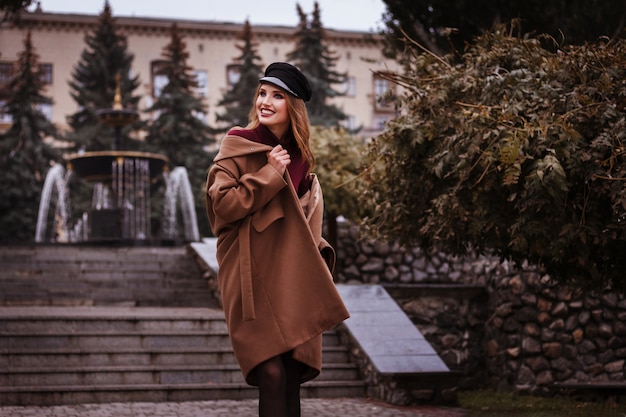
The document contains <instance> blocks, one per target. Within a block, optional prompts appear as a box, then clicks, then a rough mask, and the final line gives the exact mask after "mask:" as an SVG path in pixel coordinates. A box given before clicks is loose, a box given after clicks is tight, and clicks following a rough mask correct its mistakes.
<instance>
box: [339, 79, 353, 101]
mask: <svg viewBox="0 0 626 417" xmlns="http://www.w3.org/2000/svg"><path fill="white" fill-rule="evenodd" d="M341 93H342V94H343V95H345V96H347V97H354V96H355V94H356V78H355V77H352V76H348V77H346V80H345V81H344V82H343V84H342V85H341Z"/></svg>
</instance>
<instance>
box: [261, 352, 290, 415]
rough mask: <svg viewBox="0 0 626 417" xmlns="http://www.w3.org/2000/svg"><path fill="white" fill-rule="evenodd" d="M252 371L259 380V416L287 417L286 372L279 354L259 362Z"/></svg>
mask: <svg viewBox="0 0 626 417" xmlns="http://www.w3.org/2000/svg"><path fill="white" fill-rule="evenodd" d="M253 372H254V373H255V377H256V379H257V381H258V382H259V417H288V414H287V401H286V395H287V392H286V380H287V374H286V371H285V365H284V364H283V360H282V358H281V357H280V356H274V357H273V358H270V359H268V360H266V361H265V362H263V363H261V364H259V365H258V366H257V367H256V368H254V370H253Z"/></svg>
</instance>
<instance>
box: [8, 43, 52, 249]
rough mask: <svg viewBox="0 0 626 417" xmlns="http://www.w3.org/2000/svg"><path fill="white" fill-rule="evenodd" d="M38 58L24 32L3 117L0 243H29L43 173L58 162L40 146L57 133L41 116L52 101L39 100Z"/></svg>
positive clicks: (45, 147)
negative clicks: (6, 124) (7, 125)
mask: <svg viewBox="0 0 626 417" xmlns="http://www.w3.org/2000/svg"><path fill="white" fill-rule="evenodd" d="M43 91H44V83H43V81H42V79H41V77H40V73H39V56H38V55H37V53H36V52H35V50H34V47H33V44H32V41H31V34H30V32H29V33H28V34H27V35H26V38H25V40H24V50H23V51H22V53H21V54H20V55H19V57H18V61H17V67H16V72H15V77H14V78H13V79H12V80H11V82H10V83H9V93H10V98H9V99H8V101H7V103H6V108H5V109H4V111H5V112H6V113H7V114H8V115H10V116H11V118H12V120H13V124H12V125H11V127H10V128H9V130H8V131H7V132H6V134H5V135H4V136H3V137H2V138H1V140H0V166H1V167H2V169H1V170H0V196H2V198H0V241H3V242H8V241H13V242H16V241H32V240H34V237H35V227H36V223H37V213H38V208H39V197H40V195H41V190H42V186H43V183H44V180H45V175H46V171H47V169H48V168H49V167H50V164H51V162H52V161H54V160H56V159H58V155H57V154H56V152H55V151H54V149H53V148H52V147H51V146H49V145H48V144H46V143H45V142H44V138H46V137H52V138H54V137H56V136H57V130H56V128H55V127H54V125H53V124H52V123H51V122H50V121H49V120H48V119H47V118H46V116H45V115H44V114H43V113H42V111H41V106H42V105H51V104H52V100H51V99H50V98H48V97H46V96H44V95H43Z"/></svg>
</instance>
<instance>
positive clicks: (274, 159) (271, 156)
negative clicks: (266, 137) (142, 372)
mask: <svg viewBox="0 0 626 417" xmlns="http://www.w3.org/2000/svg"><path fill="white" fill-rule="evenodd" d="M267 162H268V163H269V164H270V165H271V166H272V167H274V169H275V170H276V171H278V173H279V174H280V175H283V174H284V173H285V169H287V166H288V165H289V164H290V163H291V157H290V156H289V153H288V152H287V150H286V149H284V148H283V147H282V146H281V145H277V146H275V147H274V148H273V149H272V150H271V151H269V152H268V153H267Z"/></svg>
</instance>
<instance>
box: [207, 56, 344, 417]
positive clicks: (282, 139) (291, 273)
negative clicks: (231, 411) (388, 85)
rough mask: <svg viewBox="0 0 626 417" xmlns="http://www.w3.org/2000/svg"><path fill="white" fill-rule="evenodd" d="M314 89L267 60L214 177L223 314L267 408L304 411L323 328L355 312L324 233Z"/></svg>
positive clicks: (291, 414) (281, 413) (280, 415)
mask: <svg viewBox="0 0 626 417" xmlns="http://www.w3.org/2000/svg"><path fill="white" fill-rule="evenodd" d="M310 98H311V87H310V85H309V82H308V80H307V79H306V77H305V76H304V75H303V74H302V72H300V71H299V70H298V69H297V68H296V67H294V66H293V65H290V64H288V63H284V62H276V63H273V64H271V65H269V66H268V67H267V69H266V71H265V74H264V76H263V77H262V78H261V79H260V80H259V87H258V89H257V92H256V97H255V101H254V105H253V108H252V109H251V111H250V116H249V117H250V123H249V124H248V125H247V126H246V127H245V128H241V127H235V128H232V129H231V130H230V131H229V132H228V134H227V135H226V136H225V137H224V139H223V141H222V144H221V146H220V150H219V152H218V154H217V156H216V157H215V159H214V161H213V162H214V164H213V165H212V166H211V168H210V170H209V175H208V179H207V187H206V193H207V214H208V216H209V220H210V223H211V227H212V230H213V232H214V233H215V236H217V238H218V239H217V260H218V263H219V273H218V281H219V284H220V290H221V296H222V304H223V307H224V314H225V316H226V322H227V325H228V331H229V335H230V339H231V342H232V345H233V349H234V352H235V356H236V357H237V360H238V362H239V365H240V367H241V371H242V373H243V375H244V377H245V380H246V382H247V383H248V384H250V385H254V386H258V387H259V416H260V417H297V416H300V384H302V383H303V382H306V381H308V380H311V379H313V378H315V377H316V376H317V375H319V373H320V371H321V363H322V332H324V331H325V330H326V329H329V328H330V327H332V326H334V325H336V324H338V323H340V322H341V321H343V320H345V319H346V318H348V317H349V315H348V312H347V310H346V308H345V306H344V304H343V302H342V300H341V298H340V297H339V294H338V292H337V290H336V288H335V285H334V283H333V280H332V273H331V271H332V269H333V268H334V262H335V256H334V250H333V249H332V248H331V247H330V246H329V245H328V243H327V242H326V241H325V240H324V239H323V238H322V215H323V197H322V191H321V188H320V185H319V182H318V181H317V178H316V177H315V175H314V174H313V173H312V172H311V170H312V168H313V167H314V165H315V157H314V156H313V153H312V151H311V146H310V142H309V139H310V138H309V130H310V127H309V118H308V115H307V111H306V107H305V102H306V101H308V100H310Z"/></svg>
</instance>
